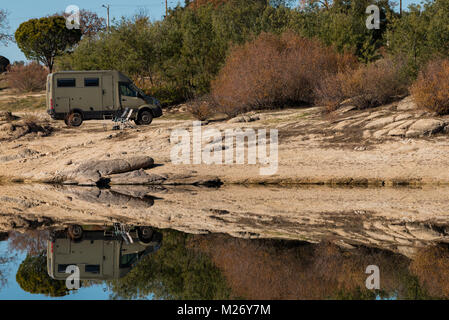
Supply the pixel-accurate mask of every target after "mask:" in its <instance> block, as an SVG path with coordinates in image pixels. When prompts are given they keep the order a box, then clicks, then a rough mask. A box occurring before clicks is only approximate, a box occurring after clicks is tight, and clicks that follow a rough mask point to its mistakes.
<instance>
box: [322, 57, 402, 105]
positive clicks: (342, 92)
mask: <svg viewBox="0 0 449 320" xmlns="http://www.w3.org/2000/svg"><path fill="white" fill-rule="evenodd" d="M407 86H408V80H407V78H405V77H404V76H403V75H402V73H401V65H400V64H398V63H394V62H393V61H392V60H389V59H382V60H379V61H376V62H374V63H372V64H369V65H367V66H362V67H360V68H359V69H357V70H355V71H344V72H339V73H338V74H335V75H330V76H329V77H327V78H326V79H324V80H323V81H322V82H321V83H320V85H319V86H317V88H316V95H317V102H318V103H320V104H323V105H325V106H326V107H327V108H328V110H329V111H332V110H335V109H337V108H338V106H339V105H340V104H341V103H342V102H343V101H344V100H347V99H349V98H350V99H351V101H350V103H351V104H352V105H355V106H357V107H358V108H360V109H364V108H371V107H377V106H380V105H382V104H385V103H388V102H390V101H392V100H394V99H395V98H396V97H401V96H403V95H405V94H406V93H407Z"/></svg>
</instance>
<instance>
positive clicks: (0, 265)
mask: <svg viewBox="0 0 449 320" xmlns="http://www.w3.org/2000/svg"><path fill="white" fill-rule="evenodd" d="M14 259H15V257H11V256H3V257H0V290H2V289H3V288H4V287H5V286H6V284H7V282H8V279H7V277H6V273H7V272H8V266H7V264H8V263H11V262H12V261H13V260H14Z"/></svg>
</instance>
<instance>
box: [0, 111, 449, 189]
mask: <svg viewBox="0 0 449 320" xmlns="http://www.w3.org/2000/svg"><path fill="white" fill-rule="evenodd" d="M409 109H411V110H405V111H404V110H402V109H401V110H398V107H397V106H396V105H389V106H384V107H380V108H376V109H370V110H366V111H357V110H351V109H345V110H342V111H340V112H338V113H335V114H331V115H326V114H323V109H321V108H318V107H315V108H303V109H288V110H282V111H273V112H264V113H261V114H259V115H257V117H258V118H259V120H257V121H253V122H244V123H229V122H225V121H217V122H211V123H209V124H207V125H205V126H203V130H206V129H218V130H220V132H224V130H226V129H238V128H241V129H245V128H252V129H255V130H257V129H266V130H269V129H278V131H279V151H278V168H277V171H276V172H275V174H273V175H261V172H260V168H262V167H266V165H264V164H260V163H259V162H257V163H256V164H235V163H234V164H232V165H216V164H212V165H206V164H204V163H203V164H199V165H197V164H178V165H175V164H173V163H172V162H171V159H170V150H171V149H172V147H173V145H174V143H173V141H171V140H170V135H171V133H172V130H173V129H186V130H189V132H191V130H192V121H191V120H173V119H172V120H169V119H164V118H161V119H156V120H154V122H153V124H152V125H150V126H139V127H137V128H134V129H124V130H122V131H113V130H112V122H111V121H87V122H85V123H84V124H83V125H82V126H81V127H79V128H67V127H65V125H64V123H63V122H62V121H51V122H50V123H51V125H52V126H53V127H54V128H55V130H54V132H53V133H52V134H51V135H49V136H45V137H41V136H39V135H37V134H34V133H33V134H28V135H26V136H23V137H21V138H19V139H12V140H11V139H10V140H8V139H3V140H1V141H0V176H3V177H7V178H9V179H21V180H33V181H43V180H44V181H48V180H51V178H52V177H54V176H55V175H56V174H57V173H59V172H61V171H64V170H68V169H70V168H75V167H76V166H77V165H79V164H81V163H83V162H86V161H90V160H98V159H123V158H124V159H126V158H127V157H131V156H136V155H137V156H150V157H152V158H154V161H155V163H156V167H154V168H152V169H149V170H148V172H151V173H157V174H183V175H188V176H192V177H202V176H217V177H219V178H220V179H221V181H223V182H224V183H277V184H290V183H297V184H303V183H305V184H307V183H316V184H322V183H330V184H353V185H356V184H374V185H378V186H381V185H396V184H448V183H449V170H446V168H448V167H449V158H448V157H447V154H448V152H449V135H448V134H447V133H446V132H447V131H446V130H447V129H448V128H449V126H447V127H445V125H446V123H449V119H448V118H447V117H446V118H435V117H434V116H432V115H429V114H426V113H423V112H422V111H419V110H412V109H413V108H412V107H411V108H409ZM19 115H20V114H19ZM36 115H37V116H38V117H40V118H42V119H48V116H47V115H46V114H44V113H35V116H36ZM394 119H396V120H394ZM410 119H411V120H410ZM419 119H425V120H429V121H434V122H435V121H437V122H438V123H437V125H438V128H437V129H438V132H436V131H437V130H435V128H436V127H435V126H434V127H432V123H431V127H430V129H428V128H427V127H426V126H425V125H426V123H425V124H424V128H421V129H422V130H421V135H420V136H416V135H415V136H413V135H411V134H410V135H409V133H414V132H416V131H415V130H412V129H413V123H414V122H416V121H417V120H419ZM440 124H442V125H440ZM418 125H419V123H418ZM395 126H396V127H395ZM404 126H405V127H404ZM407 126H408V127H410V128H411V129H410V128H409V129H407ZM402 127H404V128H405V129H402ZM415 127H416V126H415ZM421 127H422V126H421ZM401 130H403V134H401V132H402V131H401ZM426 130H427V131H426ZM398 131H399V134H397V135H396V134H395V133H396V132H398ZM408 136H410V137H408ZM218 142H219V143H221V141H218ZM220 148H221V145H220ZM245 162H247V161H245Z"/></svg>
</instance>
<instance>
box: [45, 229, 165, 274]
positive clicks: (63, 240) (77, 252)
mask: <svg viewBox="0 0 449 320" xmlns="http://www.w3.org/2000/svg"><path fill="white" fill-rule="evenodd" d="M161 243H162V234H161V233H160V232H157V231H156V230H154V229H153V228H151V227H133V228H132V229H131V230H127V231H125V232H124V231H121V232H118V231H117V228H116V229H114V228H112V227H103V226H94V225H85V226H80V225H71V226H69V227H68V228H67V229H65V230H59V231H56V232H52V234H51V237H50V240H49V241H47V273H48V275H49V276H50V277H51V278H53V279H55V280H66V279H67V277H68V276H69V274H67V273H66V271H67V267H68V266H76V267H78V269H79V277H80V280H112V279H119V278H121V277H123V276H125V275H126V274H127V273H128V272H129V271H131V269H132V268H133V267H134V266H136V264H137V263H138V262H139V261H140V260H141V259H142V258H143V257H145V256H147V255H149V254H151V253H153V252H156V251H157V250H159V248H160V246H161Z"/></svg>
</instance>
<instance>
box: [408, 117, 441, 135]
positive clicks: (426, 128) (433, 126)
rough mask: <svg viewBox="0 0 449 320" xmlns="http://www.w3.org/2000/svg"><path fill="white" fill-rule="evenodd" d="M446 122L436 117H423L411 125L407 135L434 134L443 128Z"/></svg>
mask: <svg viewBox="0 0 449 320" xmlns="http://www.w3.org/2000/svg"><path fill="white" fill-rule="evenodd" d="M445 125H446V124H445V122H444V121H442V120H436V119H421V120H418V121H416V122H415V123H414V124H412V125H411V126H410V127H409V130H408V131H407V136H410V137H411V136H417V135H418V136H421V135H424V134H434V133H438V132H440V131H442V130H443V128H444V126H445Z"/></svg>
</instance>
